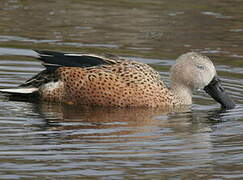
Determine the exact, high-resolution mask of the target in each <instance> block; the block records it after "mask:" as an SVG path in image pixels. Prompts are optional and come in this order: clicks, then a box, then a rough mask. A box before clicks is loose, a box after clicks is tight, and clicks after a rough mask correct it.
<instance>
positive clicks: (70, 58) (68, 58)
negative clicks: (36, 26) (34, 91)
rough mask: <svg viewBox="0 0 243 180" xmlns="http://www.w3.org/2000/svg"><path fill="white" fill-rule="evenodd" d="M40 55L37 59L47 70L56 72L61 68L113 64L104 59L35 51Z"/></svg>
mask: <svg viewBox="0 0 243 180" xmlns="http://www.w3.org/2000/svg"><path fill="white" fill-rule="evenodd" d="M35 52H37V53H38V54H39V57H38V58H37V59H39V60H41V61H42V62H44V63H43V65H44V66H45V67H46V68H47V70H51V71H52V70H56V69H57V68H58V67H60V66H67V67H91V66H100V65H106V64H111V62H108V61H105V60H104V59H103V58H99V57H95V56H91V55H90V56H89V55H75V54H73V55H70V54H65V53H61V52H54V51H39V50H35Z"/></svg>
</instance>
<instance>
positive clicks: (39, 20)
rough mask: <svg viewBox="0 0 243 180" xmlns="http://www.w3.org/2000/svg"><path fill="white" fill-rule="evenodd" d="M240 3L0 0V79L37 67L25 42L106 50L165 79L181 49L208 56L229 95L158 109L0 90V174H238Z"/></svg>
mask: <svg viewBox="0 0 243 180" xmlns="http://www.w3.org/2000/svg"><path fill="white" fill-rule="evenodd" d="M242 5H243V4H242V2H241V1H239V0H232V1H220V0H215V1H209V0H205V1H192V0H189V1H168V0H165V1H159V0H154V1H150V0H137V1H129V0H124V1H120V0H116V1H96V0H92V1H88V0H82V1H77V0H58V1H55V0H51V1H49V0H43V1H35V2H34V1H21V0H2V1H0V87H1V88H3V87H15V86H18V85H19V84H21V83H22V82H24V81H26V80H27V79H28V78H30V77H32V76H33V75H34V74H36V73H38V72H39V71H41V70H42V69H43V67H42V66H41V63H40V62H39V61H37V60H35V59H34V57H35V56H36V53H34V51H32V49H43V50H47V49H48V50H59V51H66V52H90V53H98V54H104V53H112V54H117V55H121V56H127V57H132V58H134V59H136V60H138V61H141V62H144V63H148V64H150V65H151V66H152V67H154V68H155V69H156V70H158V71H159V72H160V74H161V76H162V79H163V80H164V81H165V82H166V83H167V84H169V78H168V77H169V68H170V66H171V65H172V64H173V63H174V62H175V59H176V58H177V57H178V56H179V55H180V54H182V53H185V52H188V51H197V52H200V53H202V54H204V55H207V56H209V57H210V58H211V59H212V61H213V62H214V64H215V66H216V69H217V72H218V75H219V76H220V77H221V79H222V81H223V85H224V86H225V88H226V90H227V91H228V93H229V95H230V96H231V97H232V99H233V100H234V101H235V102H236V103H237V108H236V109H234V110H228V111H224V110H221V109H220V107H219V105H218V104H217V103H215V101H213V100H212V99H211V98H210V97H209V96H207V95H206V94H205V93H203V92H199V93H198V94H195V95H194V98H193V100H194V101H193V105H192V106H191V107H185V108H184V109H175V110H174V111H170V110H166V109H132V108H131V109H116V108H85V107H77V106H67V105H58V104H48V103H40V102H23V101H17V100H14V99H8V98H7V97H6V96H4V95H0V127H1V128H0V144H1V146H0V178H1V179H57V178H60V179H64V178H65V179H66V178H68V179H81V178H83V179H199V178H201V179H242V178H243V155H242V154H243V145H242V144H243V135H242V132H243V121H242V120H243V90H242V89H243V80H242V78H243V73H242V72H243V51H242V47H243V22H242V18H243V11H242Z"/></svg>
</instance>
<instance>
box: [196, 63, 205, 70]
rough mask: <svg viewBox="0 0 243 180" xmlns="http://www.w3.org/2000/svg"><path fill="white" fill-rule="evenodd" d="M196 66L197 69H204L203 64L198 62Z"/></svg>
mask: <svg viewBox="0 0 243 180" xmlns="http://www.w3.org/2000/svg"><path fill="white" fill-rule="evenodd" d="M197 68H198V69H200V70H204V69H205V66H204V65H201V64H199V65H197Z"/></svg>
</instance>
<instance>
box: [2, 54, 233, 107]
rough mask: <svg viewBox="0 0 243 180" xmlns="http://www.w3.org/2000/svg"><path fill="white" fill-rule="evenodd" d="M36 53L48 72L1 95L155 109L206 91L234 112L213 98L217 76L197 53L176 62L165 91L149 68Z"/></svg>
mask: <svg viewBox="0 0 243 180" xmlns="http://www.w3.org/2000/svg"><path fill="white" fill-rule="evenodd" d="M36 52H37V53H38V54H39V57H38V59H39V60H41V61H43V65H44V66H45V67H46V69H45V70H44V71H42V72H40V73H39V74H37V75H36V76H34V77H33V78H31V79H29V80H28V81H26V82H25V83H24V84H22V85H20V86H19V87H18V88H17V89H2V90H0V91H1V92H7V93H11V94H25V95H27V96H28V95H31V94H33V93H35V94H38V96H39V98H40V99H42V100H44V101H48V102H58V103H68V104H82V105H88V106H118V107H158V106H177V105H188V104H191V103H192V100H191V98H192V97H191V95H192V91H193V90H195V89H203V88H206V89H205V90H206V91H207V92H211V94H213V95H212V97H213V98H214V99H215V100H216V101H218V102H219V103H220V104H221V105H222V106H223V107H225V108H233V107H234V103H233V102H232V101H231V100H230V99H229V98H228V99H227V100H225V97H227V94H225V93H224V92H223V91H222V92H219V91H217V92H218V93H219V94H217V93H216V94H215V92H214V91H210V90H208V88H209V86H208V85H209V84H210V88H212V86H211V85H212V84H214V83H211V81H212V80H213V79H214V77H215V75H216V71H215V68H214V66H213V63H212V62H211V61H210V60H209V58H207V57H206V56H202V55H200V54H198V53H194V52H192V53H186V54H184V55H182V56H180V57H179V58H178V59H177V61H176V64H175V65H174V66H173V67H172V68H171V77H170V79H171V87H170V88H168V87H167V86H166V85H165V84H164V83H163V81H162V80H161V77H160V75H159V73H158V72H156V71H155V70H154V69H153V68H152V67H150V66H149V65H147V64H144V63H141V62H137V61H134V60H131V59H127V58H121V57H117V56H113V55H109V56H97V55H93V54H68V53H60V52H52V51H36ZM212 92H213V93H212ZM211 94H210V95H211ZM215 96H220V98H221V99H220V98H219V97H215Z"/></svg>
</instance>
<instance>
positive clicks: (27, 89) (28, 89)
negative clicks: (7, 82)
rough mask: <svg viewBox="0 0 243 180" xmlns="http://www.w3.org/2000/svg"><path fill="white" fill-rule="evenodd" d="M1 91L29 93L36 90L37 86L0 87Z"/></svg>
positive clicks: (19, 93) (17, 93)
mask: <svg viewBox="0 0 243 180" xmlns="http://www.w3.org/2000/svg"><path fill="white" fill-rule="evenodd" d="M0 92H1V93H7V94H12V95H29V94H33V93H37V92H38V88H34V87H15V88H8V89H0Z"/></svg>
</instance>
